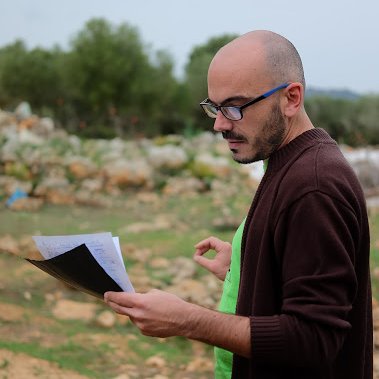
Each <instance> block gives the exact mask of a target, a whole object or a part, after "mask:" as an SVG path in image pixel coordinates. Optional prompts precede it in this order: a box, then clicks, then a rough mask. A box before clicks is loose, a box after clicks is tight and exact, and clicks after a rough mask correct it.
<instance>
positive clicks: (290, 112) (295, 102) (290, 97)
mask: <svg viewBox="0 0 379 379" xmlns="http://www.w3.org/2000/svg"><path fill="white" fill-rule="evenodd" d="M284 93H285V100H284V105H283V107H284V109H283V113H284V115H285V116H287V117H294V116H295V115H296V113H297V112H298V111H299V109H300V108H301V107H302V105H303V101H304V87H303V85H302V84H301V83H298V82H296V83H291V84H290V85H289V86H288V87H287V88H286V89H285V92H284Z"/></svg>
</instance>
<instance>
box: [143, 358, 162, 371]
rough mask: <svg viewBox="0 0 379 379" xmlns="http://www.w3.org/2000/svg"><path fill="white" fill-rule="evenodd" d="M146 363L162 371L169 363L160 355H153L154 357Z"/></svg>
mask: <svg viewBox="0 0 379 379" xmlns="http://www.w3.org/2000/svg"><path fill="white" fill-rule="evenodd" d="M145 363H146V364H147V365H148V366H150V367H155V368H159V369H162V368H164V367H166V366H167V362H166V361H165V360H164V359H163V358H162V357H160V356H159V355H153V356H152V357H150V358H148V359H147V360H146V361H145Z"/></svg>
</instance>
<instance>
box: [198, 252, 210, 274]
mask: <svg viewBox="0 0 379 379" xmlns="http://www.w3.org/2000/svg"><path fill="white" fill-rule="evenodd" d="M193 259H194V261H195V262H196V263H198V264H199V265H200V266H203V267H204V268H205V269H207V270H208V271H212V268H213V260H212V259H208V258H205V257H203V256H202V255H199V254H196V253H195V255H194V257H193Z"/></svg>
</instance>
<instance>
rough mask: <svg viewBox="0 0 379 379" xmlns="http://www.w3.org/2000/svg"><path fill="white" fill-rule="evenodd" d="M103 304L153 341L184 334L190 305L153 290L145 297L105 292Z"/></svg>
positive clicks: (173, 296) (138, 294) (177, 298)
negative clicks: (124, 317)
mask: <svg viewBox="0 0 379 379" xmlns="http://www.w3.org/2000/svg"><path fill="white" fill-rule="evenodd" d="M104 300H105V302H106V303H107V304H108V305H109V306H110V307H111V308H112V309H113V310H114V311H115V312H117V313H119V314H121V315H126V316H129V318H130V320H131V321H132V322H133V324H135V325H136V326H137V328H138V329H140V330H141V333H142V334H144V335H146V336H152V337H171V336H182V335H185V334H186V331H185V327H186V322H185V316H187V315H188V313H189V312H190V308H191V305H192V304H190V303H187V302H185V301H184V300H182V299H180V298H179V297H177V296H175V295H172V294H170V293H167V292H163V291H160V290H156V289H153V290H151V291H149V292H147V293H144V294H142V293H127V292H106V293H105V295H104Z"/></svg>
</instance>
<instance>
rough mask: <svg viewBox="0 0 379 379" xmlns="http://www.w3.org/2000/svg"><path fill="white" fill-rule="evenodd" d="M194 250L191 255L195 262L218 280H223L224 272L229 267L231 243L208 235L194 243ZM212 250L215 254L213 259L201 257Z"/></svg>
mask: <svg viewBox="0 0 379 379" xmlns="http://www.w3.org/2000/svg"><path fill="white" fill-rule="evenodd" d="M195 248H196V251H195V254H194V256H193V259H194V260H195V262H197V263H198V264H199V265H200V266H203V267H204V268H206V269H207V270H208V271H210V272H211V273H212V274H214V275H215V276H216V277H217V278H219V279H220V280H225V276H226V273H227V272H228V270H229V267H230V258H231V255H232V245H231V244H230V243H229V242H224V241H221V240H220V239H218V238H216V237H209V238H207V239H205V240H203V241H200V242H199V243H198V244H196V245H195ZM209 250H214V251H215V252H216V256H215V257H214V258H213V259H208V258H205V257H203V255H204V254H205V253H206V252H207V251H209Z"/></svg>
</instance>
